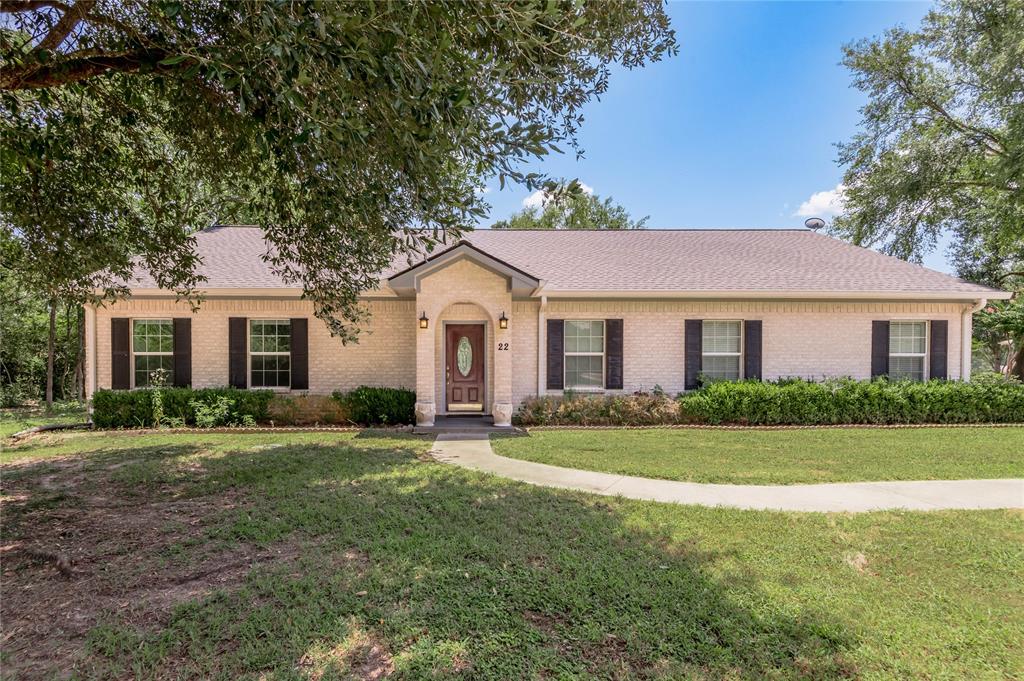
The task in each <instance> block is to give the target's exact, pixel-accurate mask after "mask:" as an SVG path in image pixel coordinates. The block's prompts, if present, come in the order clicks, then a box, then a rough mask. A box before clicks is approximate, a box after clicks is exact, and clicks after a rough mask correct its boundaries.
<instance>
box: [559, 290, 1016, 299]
mask: <svg viewBox="0 0 1024 681" xmlns="http://www.w3.org/2000/svg"><path fill="white" fill-rule="evenodd" d="M544 295H546V296H547V297H548V298H616V299H628V298H686V299H715V300H722V299H745V300H749V299H752V298H755V299H771V300H952V301H958V302H967V301H977V300H979V299H981V298H988V299H993V298H998V299H1002V300H1006V299H1009V298H1010V297H1011V296H1012V295H1013V294H1011V293H1008V292H1006V291H997V290H992V291H792V290H788V291H787V290H782V291H766V290H755V291H744V290H729V291H725V290H721V289H717V290H703V291H702V290H689V291H670V290H637V291H624V290H611V291H607V290H569V291H558V290H553V289H545V290H544Z"/></svg>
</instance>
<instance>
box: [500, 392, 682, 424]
mask: <svg viewBox="0 0 1024 681" xmlns="http://www.w3.org/2000/svg"><path fill="white" fill-rule="evenodd" d="M513 420H514V421H515V423H516V425H519V426H527V427H529V426H659V425H666V424H674V423H679V420H680V410H679V402H677V401H676V400H674V399H672V398H671V397H667V396H665V395H651V394H647V393H639V394H635V395H607V396H588V395H568V396H566V397H564V398H558V397H531V398H530V399H527V400H525V401H524V402H523V404H522V405H521V406H520V407H519V411H518V412H517V413H516V415H515V417H514V419H513Z"/></svg>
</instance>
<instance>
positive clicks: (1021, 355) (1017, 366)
mask: <svg viewBox="0 0 1024 681" xmlns="http://www.w3.org/2000/svg"><path fill="white" fill-rule="evenodd" d="M1014 347H1015V348H1016V352H1014V353H1013V355H1012V356H1011V357H1010V359H1009V367H1008V370H1009V371H1008V373H1009V374H1010V375H1011V376H1016V377H1017V378H1018V379H1020V380H1021V381H1024V338H1018V339H1017V342H1016V343H1014Z"/></svg>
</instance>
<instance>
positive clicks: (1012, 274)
mask: <svg viewBox="0 0 1024 681" xmlns="http://www.w3.org/2000/svg"><path fill="white" fill-rule="evenodd" d="M1010 277H1024V270H1021V271H1019V272H1007V273H1006V274H1004V275H1002V276H1000V277H999V278H998V279H996V283H997V284H1000V285H1001V284H1002V283H1003V282H1004V281H1006V280H1007V279H1009V278H1010Z"/></svg>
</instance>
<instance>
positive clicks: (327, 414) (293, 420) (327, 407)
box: [270, 395, 350, 426]
mask: <svg viewBox="0 0 1024 681" xmlns="http://www.w3.org/2000/svg"><path fill="white" fill-rule="evenodd" d="M270 422H271V423H273V424H276V425H285V426H311V425H315V424H321V423H324V424H334V423H341V424H344V423H349V422H350V419H349V417H348V413H347V412H346V410H345V407H344V405H342V404H341V402H340V401H339V400H337V399H334V397H331V396H327V395H274V399H272V400H271V401H270Z"/></svg>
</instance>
